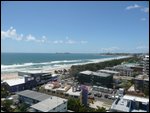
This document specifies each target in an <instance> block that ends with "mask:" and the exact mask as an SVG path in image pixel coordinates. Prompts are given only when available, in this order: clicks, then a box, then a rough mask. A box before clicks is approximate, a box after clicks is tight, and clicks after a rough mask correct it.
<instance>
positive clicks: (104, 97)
mask: <svg viewBox="0 0 150 113" xmlns="http://www.w3.org/2000/svg"><path fill="white" fill-rule="evenodd" d="M112 96H114V94H113V93H112V94H110V93H104V92H98V91H91V92H90V93H89V94H88V97H89V98H93V99H94V100H98V101H104V102H108V103H112V102H113V101H114V100H115V98H112Z"/></svg>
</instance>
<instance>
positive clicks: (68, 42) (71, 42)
mask: <svg viewBox="0 0 150 113" xmlns="http://www.w3.org/2000/svg"><path fill="white" fill-rule="evenodd" d="M66 43H67V44H74V43H76V41H74V40H71V39H69V40H67V41H66Z"/></svg>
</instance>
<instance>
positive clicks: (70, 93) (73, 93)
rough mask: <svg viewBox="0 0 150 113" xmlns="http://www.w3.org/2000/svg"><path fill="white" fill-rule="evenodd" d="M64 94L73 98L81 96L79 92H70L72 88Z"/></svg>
mask: <svg viewBox="0 0 150 113" xmlns="http://www.w3.org/2000/svg"><path fill="white" fill-rule="evenodd" d="M65 93H66V94H69V95H73V96H80V94H81V91H74V92H73V91H72V87H71V88H70V89H69V90H68V91H67V92H65Z"/></svg>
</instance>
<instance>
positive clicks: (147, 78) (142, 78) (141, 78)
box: [134, 75, 149, 81]
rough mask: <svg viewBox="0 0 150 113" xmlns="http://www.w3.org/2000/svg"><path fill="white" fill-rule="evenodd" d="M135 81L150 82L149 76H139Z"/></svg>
mask: <svg viewBox="0 0 150 113" xmlns="http://www.w3.org/2000/svg"><path fill="white" fill-rule="evenodd" d="M134 79H136V80H146V81H149V76H148V75H138V76H136V77H135V78H134Z"/></svg>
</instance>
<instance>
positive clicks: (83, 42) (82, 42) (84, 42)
mask: <svg viewBox="0 0 150 113" xmlns="http://www.w3.org/2000/svg"><path fill="white" fill-rule="evenodd" d="M80 43H81V44H86V43H88V41H85V40H83V41H80Z"/></svg>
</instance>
